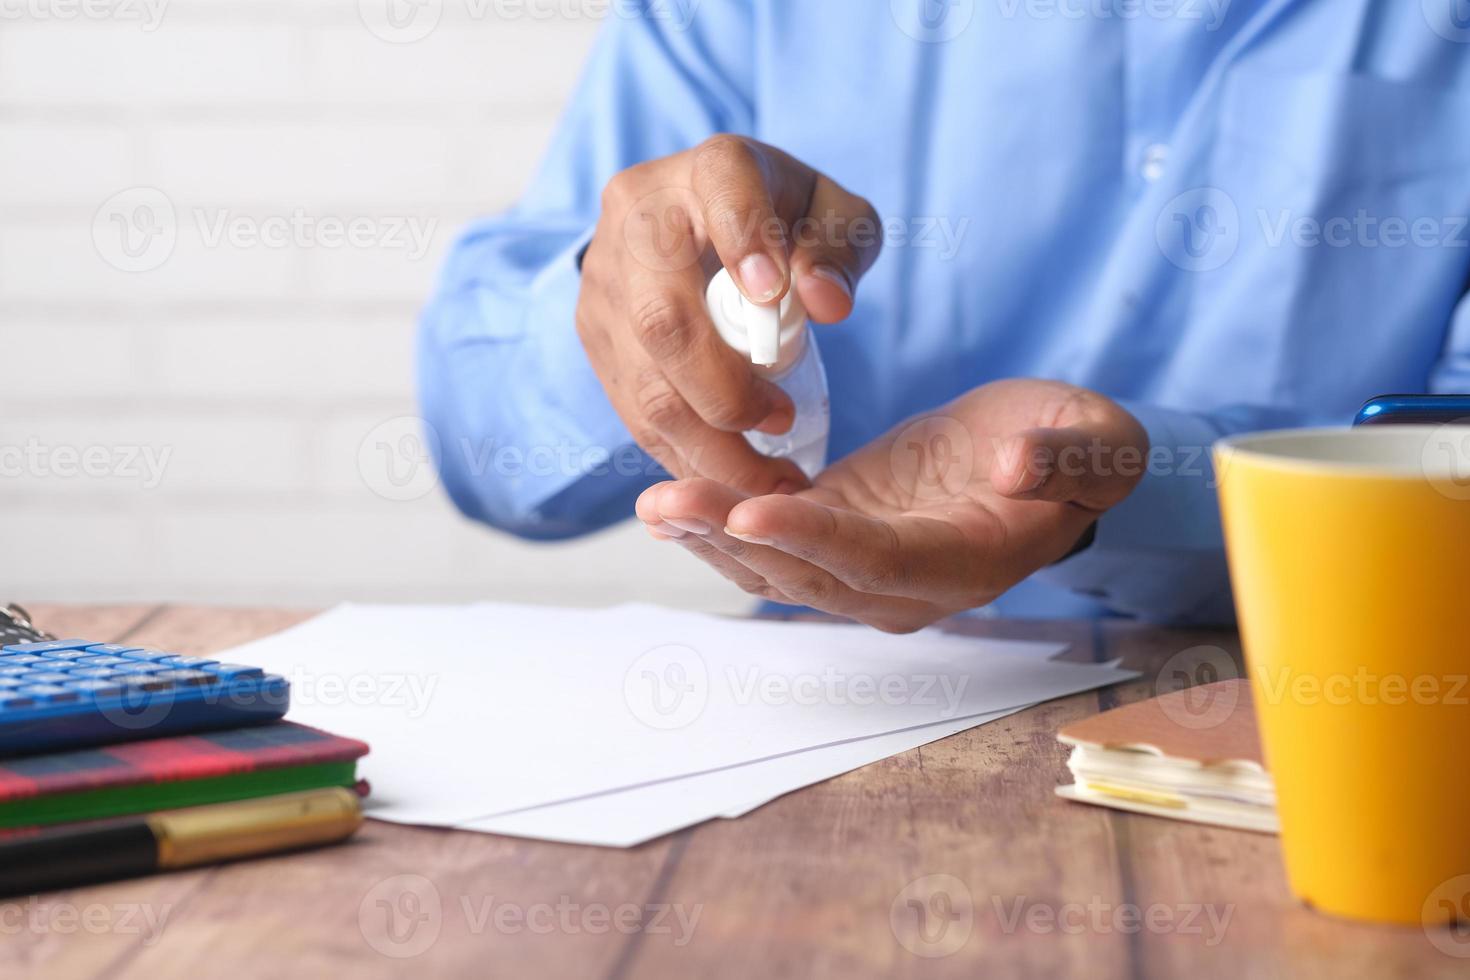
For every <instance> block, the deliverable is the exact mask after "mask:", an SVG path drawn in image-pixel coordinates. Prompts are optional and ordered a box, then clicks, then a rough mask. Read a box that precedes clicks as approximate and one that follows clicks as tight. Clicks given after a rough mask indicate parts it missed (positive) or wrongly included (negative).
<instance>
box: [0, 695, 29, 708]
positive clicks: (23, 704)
mask: <svg viewBox="0 0 1470 980" xmlns="http://www.w3.org/2000/svg"><path fill="white" fill-rule="evenodd" d="M35 703H36V701H35V699H34V698H29V697H26V696H25V695H24V694H15V693H13V692H6V693H0V711H4V710H5V709H6V708H29V707H30V706H31V705H33V704H35Z"/></svg>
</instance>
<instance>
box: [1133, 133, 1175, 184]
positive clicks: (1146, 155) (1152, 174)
mask: <svg viewBox="0 0 1470 980" xmlns="http://www.w3.org/2000/svg"><path fill="white" fill-rule="evenodd" d="M1168 159H1169V148H1168V147H1167V146H1165V145H1164V144H1163V143H1150V144H1149V145H1148V146H1146V147H1144V148H1143V163H1142V165H1141V166H1140V167H1139V168H1138V169H1139V172H1140V173H1141V174H1143V179H1144V180H1146V181H1148V182H1149V183H1150V184H1152V183H1153V182H1154V181H1156V180H1158V179H1159V178H1160V177H1162V176H1164V162H1165V161H1166V160H1168Z"/></svg>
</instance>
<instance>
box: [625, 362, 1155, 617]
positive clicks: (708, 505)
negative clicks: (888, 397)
mask: <svg viewBox="0 0 1470 980" xmlns="http://www.w3.org/2000/svg"><path fill="white" fill-rule="evenodd" d="M1148 448H1149V444H1148V435H1147V433H1145V432H1144V429H1143V427H1142V426H1141V425H1140V424H1139V423H1138V420H1137V419H1135V418H1134V417H1133V416H1132V415H1130V414H1129V413H1128V412H1127V411H1125V410H1124V409H1123V408H1122V407H1121V406H1119V405H1118V404H1117V403H1116V402H1114V401H1112V400H1111V399H1109V398H1106V397H1104V396H1102V395H1099V394H1097V393H1095V392H1091V391H1087V390H1085V389H1082V388H1077V387H1074V386H1072V385H1067V384H1062V383H1061V382H1055V381H1029V380H1016V381H1000V382H996V383H994V384H989V385H985V386H984V387H981V388H977V389H975V390H974V391H972V392H970V393H969V394H967V395H965V396H963V397H961V398H959V399H957V400H955V401H954V402H951V403H950V404H949V405H947V406H944V407H943V408H940V409H938V410H936V411H935V412H934V413H933V414H931V415H927V416H922V417H920V418H917V419H913V420H910V421H909V422H906V423H903V424H901V425H899V426H898V427H897V428H896V429H894V430H893V431H892V432H890V433H888V434H887V435H885V436H883V437H882V438H881V439H879V440H877V441H876V442H874V443H872V444H870V445H868V446H866V447H864V448H863V449H860V450H858V451H857V452H856V453H854V454H852V455H851V456H849V457H847V458H846V459H843V460H841V461H839V462H837V463H835V464H834V465H833V466H832V467H830V468H829V469H827V470H826V471H824V472H823V473H822V474H821V475H819V476H818V477H817V479H816V483H815V486H813V487H812V488H811V489H808V490H803V491H801V492H799V493H796V494H794V495H768V496H751V495H749V494H746V493H743V492H741V491H739V490H737V489H735V488H733V487H730V486H726V485H722V484H720V483H717V482H714V481H712V480H703V479H694V480H681V481H677V482H667V483H660V484H658V485H657V486H653V487H650V488H649V489H648V490H647V491H645V492H644V494H643V496H642V497H640V498H639V500H638V516H639V517H640V518H641V519H642V520H643V521H644V523H645V524H646V525H647V526H648V528H649V531H650V533H652V534H653V535H654V536H655V537H658V538H674V539H677V540H678V541H679V542H680V543H681V544H683V545H684V546H685V547H686V548H688V549H689V550H690V551H692V552H694V553H695V554H696V555H698V556H699V557H700V558H702V559H704V560H705V561H706V562H708V563H709V564H711V565H713V566H714V567H715V568H717V569H718V570H719V571H720V572H722V573H723V574H724V575H725V576H726V577H727V578H730V579H732V580H733V581H734V582H736V583H737V584H739V585H740V586H741V587H742V588H744V589H745V590H746V591H747V592H751V593H753V594H755V595H759V596H762V597H764V598H768V599H775V600H776V601H778V602H788V603H794V604H797V605H805V606H813V607H815V608H817V609H821V610H824V611H826V612H830V613H835V614H837V615H840V616H847V617H850V618H852V619H856V620H858V621H860V622H863V623H867V624H869V625H871V626H876V627H877V628H879V629H882V630H886V631H889V632H909V631H912V630H916V629H919V628H920V627H923V626H926V625H928V624H929V623H932V622H934V621H935V620H937V619H941V618H943V617H944V616H947V615H950V614H952V613H956V612H960V611H961V610H965V609H972V608H974V607H976V606H982V605H985V604H986V603H988V602H990V601H992V600H993V599H995V598H996V597H997V596H999V595H1000V594H1001V593H1002V592H1004V591H1006V590H1007V589H1009V588H1010V587H1011V586H1013V585H1015V584H1016V583H1018V582H1020V581H1021V580H1022V579H1024V578H1026V577H1027V576H1028V575H1030V574H1031V573H1032V572H1034V571H1036V570H1037V569H1040V568H1042V567H1044V566H1046V565H1048V564H1050V563H1052V562H1054V561H1056V560H1057V559H1059V558H1061V557H1063V556H1065V555H1066V554H1067V553H1068V552H1069V551H1070V550H1071V549H1072V548H1073V547H1074V545H1075V544H1076V543H1077V542H1078V541H1079V540H1080V539H1081V537H1082V535H1083V534H1084V533H1085V532H1086V531H1087V529H1088V527H1089V526H1090V525H1091V523H1092V522H1093V521H1095V520H1097V518H1098V516H1099V515H1101V514H1102V513H1103V512H1104V511H1106V510H1107V509H1108V508H1109V507H1112V506H1114V505H1115V504H1117V503H1119V502H1120V501H1122V500H1123V498H1124V497H1126V496H1128V494H1129V493H1130V492H1132V490H1133V488H1134V486H1135V485H1136V484H1137V483H1138V481H1139V479H1140V478H1141V476H1142V474H1143V470H1144V465H1145V463H1146V462H1147V457H1148Z"/></svg>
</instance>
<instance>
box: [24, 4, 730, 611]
mask: <svg viewBox="0 0 1470 980" xmlns="http://www.w3.org/2000/svg"><path fill="white" fill-rule="evenodd" d="M389 2H399V3H407V4H409V5H408V6H405V7H404V8H403V10H406V11H409V12H411V11H412V10H414V9H416V8H414V7H413V6H412V0H363V2H362V3H361V4H359V3H358V2H357V0H310V2H305V0H97V6H95V7H91V8H89V9H95V10H101V11H103V12H104V13H105V14H107V15H106V16H101V17H94V18H89V17H88V16H87V15H85V14H83V15H80V16H76V17H70V18H68V17H65V16H62V14H63V13H65V12H67V11H73V12H75V11H77V10H79V9H81V8H80V6H79V5H77V4H75V3H69V2H68V0H50V2H49V3H41V4H31V5H11V6H9V7H7V9H6V19H4V20H0V343H3V349H0V379H3V380H0V452H4V453H8V454H9V455H5V456H0V464H3V466H4V470H3V472H0V599H3V598H6V597H15V598H22V599H26V598H29V599H70V600H78V601H105V600H144V601H151V600H157V601H166V600H173V601H179V600H183V601H211V602H230V603H237V602H246V603H248V602H266V603H283V604H291V605H311V604H321V603H329V602H333V601H337V600H340V599H348V598H357V599H370V600H392V599H401V600H413V601H425V600H446V601H449V600H464V599H474V598H482V597H492V598H508V599H516V600H526V601H540V602H565V603H596V602H606V601H613V600H618V599H627V598H643V599H655V600H664V601H671V602H677V603H681V604H687V605H693V606H698V607H702V608H709V609H720V610H735V609H740V608H745V607H746V605H747V603H746V601H745V597H744V596H743V595H742V594H741V593H739V592H738V591H736V590H734V589H732V588H730V587H728V586H726V585H724V583H722V582H720V581H719V580H718V578H717V577H715V576H714V575H712V574H710V573H706V572H704V571H703V570H702V569H698V568H697V567H696V566H695V565H694V564H693V563H692V562H691V561H690V560H689V559H688V558H687V556H686V555H684V554H683V552H682V551H680V550H678V549H677V548H675V547H672V546H669V545H663V546H658V545H654V544H652V543H651V542H647V541H646V540H645V538H644V535H643V534H642V531H641V530H639V529H637V528H634V527H628V526H625V527H623V528H620V529H618V530H615V531H613V532H610V533H608V534H604V535H600V536H598V537H597V538H596V539H594V540H591V541H585V542H575V543H570V544H564V545H555V546H534V545H527V544H524V543H520V542H516V541H513V540H510V539H508V538H506V537H503V536H500V535H497V534H494V533H492V532H488V531H486V530H484V529H480V528H476V527H472V526H470V525H468V524H466V523H465V522H464V521H462V520H461V519H460V518H459V517H458V516H457V515H455V514H454V512H453V510H452V508H451V507H450V506H449V505H448V503H447V501H445V500H444V499H443V498H442V495H441V494H440V493H439V492H437V491H435V492H432V493H429V494H427V495H425V496H423V497H421V498H418V499H415V500H412V501H406V502H393V501H389V500H384V499H383V498H382V497H380V496H378V495H377V494H375V493H373V492H372V491H371V490H370V489H369V488H368V486H367V485H366V484H365V483H364V480H363V478H362V475H361V473H360V472H359V469H358V451H359V447H360V446H361V445H362V442H363V439H364V438H365V437H366V436H367V434H368V433H369V432H371V431H372V430H373V429H374V427H376V426H378V425H379V424H381V423H382V422H384V421H385V420H389V419H393V418H397V417H400V416H404V415H410V414H412V413H413V412H414V410H415V408H414V394H413V360H412V352H413V322H414V317H415V314H416V312H417V310H418V308H419V306H420V305H421V304H422V302H423V300H424V298H425V296H426V294H427V292H428V289H429V287H430V284H431V283H432V281H433V278H434V276H435V274H436V271H437V269H438V266H439V262H440V260H441V259H442V257H443V255H444V251H445V249H446V248H447V247H448V246H449V244H450V242H451V241H452V240H453V238H454V236H455V234H456V233H457V231H458V229H459V228H460V227H461V226H462V225H463V224H464V223H465V222H466V221H468V220H469V219H471V218H472V217H474V216H475V215H478V214H484V213H487V212H492V211H495V210H498V209H500V208H503V207H504V206H506V205H507V204H508V203H509V202H511V201H512V200H514V198H515V197H516V195H517V194H518V193H519V192H520V189H521V187H522V186H523V184H524V182H525V180H526V178H527V176H528V175H529V173H530V169H531V167H532V166H533V165H534V163H535V161H536V159H537V158H538V156H539V154H540V152H541V148H542V147H543V145H544V143H545V141H546V139H547V137H548V135H549V133H550V131H551V127H552V125H553V124H554V121H555V118H556V114H557V112H558V110H559V107H560V106H561V104H562V103H563V102H564V100H565V98H566V97H567V95H568V93H569V92H570V91H571V88H572V85H573V83H574V81H575V79H576V76H577V73H578V72H579V70H580V64H581V61H582V59H583V57H584V56H585V53H586V51H587V48H588V46H589V44H590V42H591V39H592V37H593V35H594V34H595V32H596V29H597V27H598V23H597V21H596V20H595V19H589V18H585V17H583V18H577V17H572V18H568V17H565V16H554V17H542V18H537V17H532V16H530V15H529V13H524V12H522V13H517V11H521V10H522V8H521V7H518V6H517V5H515V4H500V5H499V6H497V4H496V2H495V0H422V3H423V4H424V5H426V6H425V7H424V8H423V9H425V10H428V11H430V12H433V10H435V9H437V10H439V13H440V16H439V21H438V24H437V27H435V28H434V29H433V30H432V31H431V32H430V33H429V34H428V35H427V36H425V37H423V38H422V39H421V40H419V41H416V42H414V43H390V42H388V41H385V40H383V39H382V38H381V37H380V36H377V35H376V34H375V33H374V31H373V30H371V29H370V28H369V27H368V26H367V23H368V21H373V22H374V23H376V24H378V25H379V30H380V31H381V29H382V28H381V24H382V20H381V16H380V15H381V11H380V10H378V8H377V7H375V6H374V5H375V4H377V5H379V6H382V5H384V4H387V3H389ZM528 2H529V6H530V8H532V9H535V10H539V11H541V12H544V11H546V10H553V11H563V12H565V11H571V12H575V11H576V10H577V9H578V6H577V5H576V4H569V3H567V2H566V0H558V2H554V3H547V2H546V0H528ZM538 3H539V7H538ZM375 10H377V13H376V14H375V13H374V11H375ZM497 10H499V11H510V14H509V15H508V16H498V15H497ZM15 14H18V16H15ZM374 17H377V19H376V20H374ZM133 188H155V189H156V190H157V191H158V192H161V195H162V197H161V200H162V202H163V205H162V206H163V208H165V209H171V211H172V215H173V217H174V219H175V220H174V229H175V240H174V243H173V247H172V252H171V253H168V254H167V257H166V260H160V261H154V259H155V258H157V257H158V254H159V253H155V252H150V251H147V250H143V251H142V252H141V258H140V259H139V261H140V262H141V263H142V265H141V266H140V268H141V271H131V272H130V271H123V270H120V269H119V268H116V267H115V265H114V264H110V263H109V261H108V259H109V258H112V259H113V260H118V259H119V258H121V260H122V261H124V262H126V261H127V259H126V257H125V256H123V255H122V253H120V252H119V251H117V249H116V247H115V246H113V245H111V244H109V243H110V242H116V243H119V244H120V243H121V242H122V238H121V237H120V235H119V233H120V231H121V229H119V228H116V227H113V226H111V225H110V224H108V220H109V219H108V218H107V216H106V214H104V215H103V219H102V220H103V222H104V225H103V228H102V229H101V231H100V233H99V236H98V237H97V238H95V239H94V233H93V223H94V218H95V217H96V216H97V215H98V212H99V209H101V208H102V206H103V204H104V202H107V201H108V200H109V199H111V198H113V197H114V195H117V194H119V193H121V192H129V191H130V189H133ZM131 193H132V194H133V195H134V196H133V197H130V198H128V199H127V200H128V201H129V202H131V203H136V201H135V198H136V200H144V199H143V198H137V195H138V194H145V195H146V194H149V193H150V192H144V191H131ZM157 200H159V198H157V197H156V196H155V197H154V198H153V199H152V202H153V203H156V201H157ZM298 211H300V212H302V213H304V214H305V215H307V216H309V217H311V218H312V219H315V220H320V219H322V218H335V219H341V220H344V221H345V220H350V219H352V218H357V217H367V218H373V219H383V218H402V219H406V220H413V221H416V222H418V227H420V228H421V229H423V230H424V235H423V243H424V246H425V252H424V254H422V255H414V254H410V252H409V250H407V249H404V248H391V247H381V246H377V247H356V248H355V247H350V246H343V247H335V248H333V247H326V246H324V245H320V244H315V245H314V244H311V243H288V244H286V245H285V246H284V247H267V246H265V245H263V244H260V243H258V242H252V241H244V240H240V239H238V238H236V239H234V240H231V239H230V237H229V235H228V234H227V235H226V237H225V238H224V239H223V240H218V241H217V240H213V238H212V236H213V234H214V232H215V229H216V228H217V227H222V228H225V229H226V230H228V228H229V227H230V226H229V224H228V222H227V223H226V224H225V225H222V226H217V225H216V222H217V221H218V219H219V218H220V217H221V216H224V217H225V218H227V219H229V218H240V217H244V218H248V219H250V222H251V224H252V226H256V225H258V224H259V222H260V221H261V220H262V219H267V218H271V217H283V216H284V217H287V218H289V217H290V216H291V215H292V214H293V213H295V212H298ZM147 241H148V240H146V239H144V240H141V242H142V243H143V244H146V243H147ZM99 242H101V243H103V244H99ZM104 252H106V253H107V254H104ZM160 464H163V465H164V468H163V470H162V474H163V475H162V478H161V479H159V478H158V475H157V473H156V472H155V470H156V468H157V467H158V466H159V465H160ZM634 567H636V568H638V569H639V570H640V573H641V575H642V576H643V578H644V581H643V584H638V577H636V576H632V575H629V574H628V570H629V569H630V568H634Z"/></svg>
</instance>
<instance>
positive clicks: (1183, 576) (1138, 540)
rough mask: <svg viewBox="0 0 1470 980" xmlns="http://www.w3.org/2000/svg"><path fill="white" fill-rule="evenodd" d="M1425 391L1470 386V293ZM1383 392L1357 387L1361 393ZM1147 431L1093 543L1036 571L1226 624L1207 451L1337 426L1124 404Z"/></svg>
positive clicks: (1148, 610) (1124, 603)
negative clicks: (1267, 433) (1139, 474)
mask: <svg viewBox="0 0 1470 980" xmlns="http://www.w3.org/2000/svg"><path fill="white" fill-rule="evenodd" d="M1426 389H1427V390H1428V391H1430V392H1435V393H1456V392H1470V297H1462V298H1461V299H1460V301H1459V303H1458V304H1457V306H1456V308H1455V312H1454V314H1453V316H1452V317H1451V323H1450V326H1449V328H1448V330H1447V332H1446V340H1445V347H1444V351H1443V352H1442V354H1441V356H1440V358H1439V360H1438V361H1437V363H1436V365H1435V367H1434V369H1433V370H1432V371H1431V373H1430V375H1429V378H1428V379H1426ZM1377 394H1383V392H1368V393H1365V396H1364V397H1365V399H1366V398H1368V397H1371V396H1373V395H1377ZM1123 406H1124V407H1125V408H1127V409H1128V410H1129V411H1130V412H1132V413H1133V414H1134V416H1135V417H1137V418H1138V420H1139V421H1140V422H1141V423H1143V426H1144V428H1145V429H1146V430H1147V431H1148V435H1149V442H1150V446H1151V448H1150V450H1149V457H1148V459H1147V461H1146V467H1145V472H1144V476H1143V479H1142V480H1141V481H1140V482H1139V484H1138V486H1137V488H1135V489H1134V491H1133V493H1132V494H1130V495H1129V496H1128V498H1127V499H1126V500H1124V501H1123V502H1122V503H1121V504H1119V505H1118V506H1117V507H1114V508H1113V509H1112V510H1110V511H1108V512H1107V513H1106V514H1104V515H1103V516H1102V517H1101V518H1099V519H1098V522H1097V536H1096V538H1095V539H1094V540H1093V543H1092V544H1091V545H1090V546H1089V547H1087V548H1085V549H1083V550H1082V551H1080V552H1078V553H1077V554H1075V555H1073V556H1071V557H1070V558H1067V559H1065V560H1063V561H1061V562H1058V563H1057V564H1055V565H1053V566H1051V567H1050V568H1047V569H1044V570H1043V571H1041V572H1039V573H1037V575H1036V576H1035V577H1036V578H1037V579H1039V580H1040V581H1043V582H1046V583H1049V584H1052V585H1057V586H1061V587H1063V588H1067V589H1070V590H1072V591H1073V592H1077V593H1080V594H1082V595H1086V596H1090V597H1092V598H1095V599H1097V600H1099V601H1100V602H1102V603H1103V604H1104V605H1105V606H1106V607H1107V608H1108V609H1110V610H1112V611H1114V612H1117V613H1124V614H1129V615H1134V616H1138V617H1139V618H1142V619H1146V620H1150V621H1155V622H1172V623H1181V624H1221V625H1224V624H1229V623H1233V622H1234V620H1235V609H1234V602H1233V598H1232V594H1231V590H1230V577H1229V573H1228V571H1227V569H1226V562H1225V544H1224V538H1223V534H1222V530H1221V526H1220V505H1219V500H1218V496H1217V493H1216V490H1217V482H1216V478H1215V470H1214V464H1213V461H1212V459H1211V451H1210V447H1211V446H1212V445H1213V444H1214V443H1215V442H1216V441H1217V440H1219V439H1223V438H1225V437H1227V436H1231V435H1235V434H1238V433H1242V432H1250V431H1257V430H1265V429H1281V428H1289V427H1292V426H1306V425H1344V424H1346V423H1347V422H1348V421H1349V420H1346V419H1342V418H1327V417H1323V416H1321V415H1320V414H1317V413H1313V412H1310V411H1306V410H1300V409H1284V408H1271V407H1258V406H1242V407H1236V408H1229V409H1223V410H1218V411H1214V412H1208V413H1205V412H1198V413H1197V412H1186V411H1179V410H1176V409H1169V408H1160V407H1158V406H1152V405H1142V404H1137V403H1130V402H1126V401H1125V402H1124V403H1123Z"/></svg>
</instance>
